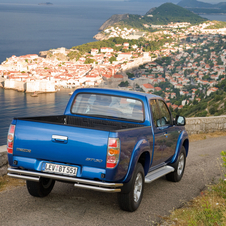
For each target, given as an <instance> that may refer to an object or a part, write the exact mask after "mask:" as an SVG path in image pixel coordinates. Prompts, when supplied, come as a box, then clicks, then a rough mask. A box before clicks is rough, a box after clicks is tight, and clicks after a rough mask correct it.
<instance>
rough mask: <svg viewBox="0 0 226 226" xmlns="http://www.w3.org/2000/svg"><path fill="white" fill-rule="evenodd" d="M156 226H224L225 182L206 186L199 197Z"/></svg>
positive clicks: (225, 213)
mask: <svg viewBox="0 0 226 226" xmlns="http://www.w3.org/2000/svg"><path fill="white" fill-rule="evenodd" d="M156 225H158V226H171V225H172V226H220V225H222V226H223V225H226V182H225V181H223V180H221V181H220V182H219V183H218V184H216V185H211V186H208V189H207V190H206V191H203V192H201V193H200V196H198V197H196V198H194V199H193V200H192V201H189V202H188V203H186V204H185V205H184V206H183V208H180V209H176V210H173V211H172V212H171V215H170V216H167V217H162V221H161V223H158V224H156Z"/></svg>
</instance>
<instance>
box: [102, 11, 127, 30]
mask: <svg viewBox="0 0 226 226" xmlns="http://www.w3.org/2000/svg"><path fill="white" fill-rule="evenodd" d="M128 17H129V14H115V15H113V16H111V17H110V18H109V19H108V20H107V21H106V22H104V23H103V24H102V26H101V27H100V28H99V30H100V31H103V30H104V29H106V28H107V27H108V26H112V25H113V24H115V23H118V22H119V21H121V20H125V19H127V18H128Z"/></svg>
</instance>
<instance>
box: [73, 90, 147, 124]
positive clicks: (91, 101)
mask: <svg viewBox="0 0 226 226" xmlns="http://www.w3.org/2000/svg"><path fill="white" fill-rule="evenodd" d="M71 112H72V113H73V114H80V115H87V116H95V117H103V118H117V119H120V118H121V119H122V120H133V121H144V113H143V112H144V110H143V104H142V102H141V101H140V100H137V99H131V98H125V97H119V96H109V95H103V94H89V93H82V94H78V95H77V96H76V97H75V100H74V103H73V105H72V108H71Z"/></svg>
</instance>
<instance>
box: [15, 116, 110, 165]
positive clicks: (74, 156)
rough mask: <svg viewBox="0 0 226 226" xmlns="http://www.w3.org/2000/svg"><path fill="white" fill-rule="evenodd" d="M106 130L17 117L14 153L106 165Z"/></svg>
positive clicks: (40, 158)
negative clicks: (24, 119) (18, 118)
mask: <svg viewBox="0 0 226 226" xmlns="http://www.w3.org/2000/svg"><path fill="white" fill-rule="evenodd" d="M108 136H109V132H108V131H101V130H94V129H87V128H80V127H75V126H68V125H56V124H50V123H40V122H32V121H23V120H17V123H16V131H15V139H14V155H15V156H22V157H28V158H35V159H39V160H48V161H54V162H61V163H68V164H73V165H82V166H92V167H98V168H105V167H106V156H107V143H108Z"/></svg>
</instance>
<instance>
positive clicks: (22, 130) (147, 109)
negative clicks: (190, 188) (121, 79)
mask: <svg viewBox="0 0 226 226" xmlns="http://www.w3.org/2000/svg"><path fill="white" fill-rule="evenodd" d="M184 125H185V118H184V117H182V116H177V117H176V118H175V119H173V117H172V115H171V112H170V111H169V109H168V107H167V105H166V103H165V101H164V100H163V99H162V98H161V97H159V96H156V95H151V94H146V93H139V92H129V91H121V90H114V89H99V88H84V89H77V90H76V91H75V92H74V93H73V95H72V96H71V98H70V100H69V102H68V105H67V107H66V110H65V112H64V115H57V116H40V117H26V118H15V119H13V120H12V123H11V125H10V127H9V132H8V137H7V152H8V160H9V164H10V166H11V167H10V168H9V169H8V175H9V176H11V177H14V178H19V179H24V180H26V184H27V189H28V192H29V193H30V194H31V195H32V196H35V197H44V196H47V195H48V194H49V193H50V192H51V191H52V189H53V187H54V184H55V181H63V182H68V183H73V184H74V186H75V187H77V188H85V189H92V190H97V191H103V192H117V193H118V202H119V206H120V207H121V209H123V210H126V211H130V212H132V211H135V210H136V209H137V208H138V207H139V205H140V203H141V200H142V196H143V190H144V183H150V182H152V181H153V180H155V179H157V178H160V177H162V176H164V175H165V176H166V179H167V180H169V181H173V182H178V181H180V180H181V178H182V176H183V173H184V169H185V163H186V157H187V154H188V149H189V140H188V134H187V132H186V131H185V128H184Z"/></svg>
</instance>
